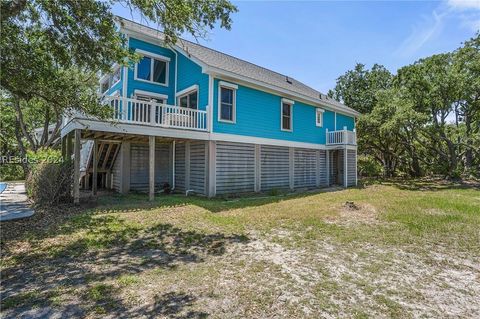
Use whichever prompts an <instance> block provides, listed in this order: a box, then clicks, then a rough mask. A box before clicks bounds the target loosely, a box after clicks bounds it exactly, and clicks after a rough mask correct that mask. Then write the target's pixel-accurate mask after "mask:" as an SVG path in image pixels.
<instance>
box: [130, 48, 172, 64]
mask: <svg viewBox="0 0 480 319" xmlns="http://www.w3.org/2000/svg"><path fill="white" fill-rule="evenodd" d="M135 53H138V54H141V55H143V56H147V57H150V58H155V59H157V60H163V61H165V62H170V58H169V57H168V56H164V55H160V54H156V53H153V52H150V51H145V50H142V49H135Z"/></svg>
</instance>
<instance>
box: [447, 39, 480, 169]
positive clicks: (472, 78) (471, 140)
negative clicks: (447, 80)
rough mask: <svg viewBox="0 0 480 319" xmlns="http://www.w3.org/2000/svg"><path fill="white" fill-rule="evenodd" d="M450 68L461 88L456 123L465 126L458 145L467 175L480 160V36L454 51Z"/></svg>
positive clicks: (456, 110)
mask: <svg viewBox="0 0 480 319" xmlns="http://www.w3.org/2000/svg"><path fill="white" fill-rule="evenodd" d="M453 68H454V72H455V73H456V78H457V79H458V82H459V84H460V85H461V96H460V101H459V104H458V107H457V108H456V109H455V112H456V120H457V121H456V122H457V125H458V122H459V119H461V120H462V121H463V122H464V123H465V134H463V135H462V136H461V137H460V141H459V142H460V143H461V145H460V146H461V147H462V148H465V170H466V172H467V173H470V172H471V170H472V167H473V165H474V164H476V165H479V166H480V161H477V162H476V163H474V158H477V159H479V158H480V33H477V35H476V36H475V37H474V38H472V39H470V40H469V41H466V42H465V43H464V45H463V46H462V47H461V48H459V49H458V50H456V51H455V52H454V56H453ZM474 155H475V156H474Z"/></svg>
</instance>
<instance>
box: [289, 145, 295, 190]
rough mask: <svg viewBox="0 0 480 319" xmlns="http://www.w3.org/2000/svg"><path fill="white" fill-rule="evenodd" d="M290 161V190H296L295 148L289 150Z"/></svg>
mask: <svg viewBox="0 0 480 319" xmlns="http://www.w3.org/2000/svg"><path fill="white" fill-rule="evenodd" d="M288 151H289V153H288V159H289V165H288V168H289V177H290V178H289V181H290V182H289V185H290V190H293V189H294V188H295V149H294V148H293V147H290V148H289V150H288Z"/></svg>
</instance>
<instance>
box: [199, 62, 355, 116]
mask: <svg viewBox="0 0 480 319" xmlns="http://www.w3.org/2000/svg"><path fill="white" fill-rule="evenodd" d="M202 72H203V73H206V74H212V75H214V76H216V77H226V78H227V79H234V80H235V81H236V82H238V81H242V82H244V83H248V84H250V86H252V85H253V87H254V88H260V90H261V91H264V92H271V93H273V94H276V95H289V96H292V97H295V99H296V100H301V101H303V102H306V103H307V104H308V105H311V106H313V107H317V106H318V107H323V108H327V109H330V110H332V111H338V113H342V114H345V115H348V116H353V117H356V116H360V115H361V114H360V113H359V112H357V111H355V110H351V111H350V110H344V109H342V108H340V107H338V106H335V105H333V104H330V103H327V101H323V100H322V101H319V100H316V99H313V98H311V97H309V96H306V95H303V94H300V93H297V92H294V91H291V90H287V89H283V88H280V87H278V86H275V85H273V84H268V83H265V82H261V81H257V80H254V79H251V78H248V77H246V76H242V75H238V74H236V73H233V72H229V71H225V70H222V69H219V68H215V67H211V66H205V67H202Z"/></svg>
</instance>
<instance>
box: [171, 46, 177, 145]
mask: <svg viewBox="0 0 480 319" xmlns="http://www.w3.org/2000/svg"><path fill="white" fill-rule="evenodd" d="M172 51H173V54H175V83H174V88H173V90H174V92H173V105H175V106H176V105H177V79H178V78H177V74H178V73H177V72H178V71H177V69H178V53H177V51H176V50H175V49H172ZM174 145H175V144H174Z"/></svg>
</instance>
